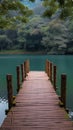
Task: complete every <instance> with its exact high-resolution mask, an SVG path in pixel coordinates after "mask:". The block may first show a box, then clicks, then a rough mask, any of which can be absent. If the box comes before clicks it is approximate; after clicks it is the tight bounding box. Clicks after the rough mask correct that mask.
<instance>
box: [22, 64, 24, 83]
mask: <svg viewBox="0 0 73 130" xmlns="http://www.w3.org/2000/svg"><path fill="white" fill-rule="evenodd" d="M21 75H22V82H23V81H24V67H23V64H21Z"/></svg>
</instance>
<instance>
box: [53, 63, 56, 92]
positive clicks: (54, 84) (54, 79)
mask: <svg viewBox="0 0 73 130" xmlns="http://www.w3.org/2000/svg"><path fill="white" fill-rule="evenodd" d="M53 86H54V89H55V91H56V65H54V66H53Z"/></svg>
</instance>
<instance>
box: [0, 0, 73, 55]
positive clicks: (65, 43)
mask: <svg viewBox="0 0 73 130" xmlns="http://www.w3.org/2000/svg"><path fill="white" fill-rule="evenodd" d="M46 1H47V2H48V0H46ZM52 1H54V0H51V2H52ZM62 1H63V0H62ZM4 2H5V0H4ZM32 2H33V1H32ZM48 3H49V2H48ZM1 4H2V3H0V5H1ZM44 4H45V3H44ZM52 4H53V2H52ZM63 4H64V3H63ZM71 4H72V3H71ZM18 5H19V4H18ZM20 5H21V6H22V7H21V6H19V7H21V9H24V8H23V7H25V6H23V5H22V4H20ZM56 5H57V3H56ZM61 6H62V3H61ZM66 6H67V3H66ZM62 8H63V10H64V7H61V9H60V8H59V10H58V11H56V13H54V11H53V14H52V12H50V11H49V13H48V12H47V10H46V9H45V7H44V6H43V5H38V7H35V8H34V11H33V12H32V10H29V9H28V8H26V12H23V10H22V12H21V14H20V18H21V16H22V18H23V16H24V13H25V15H26V17H25V18H24V19H25V20H24V22H23V19H22V18H21V19H20V18H19V17H18V16H19V14H18V13H19V12H18V11H17V13H15V12H14V11H15V10H16V9H15V7H14V8H13V10H12V8H11V10H10V12H9V13H10V16H9V15H8V13H7V14H5V12H3V13H1V15H0V22H1V20H3V19H2V18H3V16H5V15H8V20H9V17H10V18H11V19H10V20H9V22H10V23H7V22H6V24H4V23H5V20H7V19H6V18H7V17H5V19H4V20H3V22H1V27H0V52H2V51H4V50H22V51H23V52H24V53H25V52H37V53H38V52H41V53H45V54H73V16H72V14H71V16H70V13H71V11H70V13H69V12H68V8H67V12H66V7H65V14H64V12H61V10H62ZM27 12H29V13H27ZM28 14H29V15H28ZM62 14H63V15H64V16H62ZM11 15H12V17H11ZM46 15H48V17H47V16H46ZM15 17H16V18H17V20H16V21H15ZM27 17H29V21H28V19H27ZM12 18H13V19H12ZM18 20H19V21H18ZM11 22H12V24H11Z"/></svg>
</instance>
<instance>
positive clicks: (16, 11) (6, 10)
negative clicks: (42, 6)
mask: <svg viewBox="0 0 73 130" xmlns="http://www.w3.org/2000/svg"><path fill="white" fill-rule="evenodd" d="M31 14H32V10H29V9H28V7H26V6H24V5H23V4H22V3H21V2H20V0H1V1H0V28H11V27H12V28H15V27H16V25H18V24H19V23H20V22H23V23H26V22H27V21H28V17H29V16H30V15H31Z"/></svg>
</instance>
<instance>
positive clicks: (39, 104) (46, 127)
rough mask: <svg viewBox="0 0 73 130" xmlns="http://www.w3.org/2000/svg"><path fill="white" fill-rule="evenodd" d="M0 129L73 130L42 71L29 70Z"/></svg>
mask: <svg viewBox="0 0 73 130" xmlns="http://www.w3.org/2000/svg"><path fill="white" fill-rule="evenodd" d="M15 101H16V105H15V107H12V108H11V109H10V111H9V113H8V115H7V118H6V119H5V120H4V122H3V124H2V126H1V128H0V129H1V130H73V123H72V121H70V119H69V117H68V114H67V112H66V111H65V109H64V107H60V106H59V98H58V95H57V94H56V92H55V90H54V88H53V85H52V83H51V82H50V80H49V78H48V76H47V74H46V73H45V72H44V71H30V72H29V73H28V76H26V79H25V81H24V82H23V84H22V88H21V89H20V90H19V92H18V94H17V96H16V99H15Z"/></svg>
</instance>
